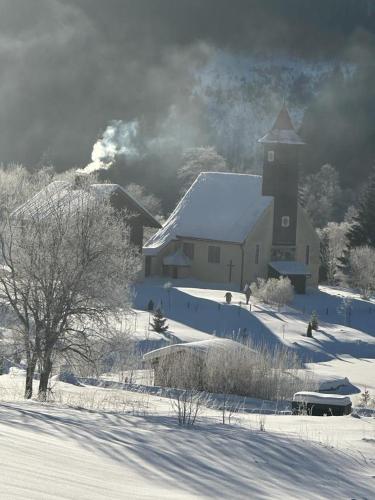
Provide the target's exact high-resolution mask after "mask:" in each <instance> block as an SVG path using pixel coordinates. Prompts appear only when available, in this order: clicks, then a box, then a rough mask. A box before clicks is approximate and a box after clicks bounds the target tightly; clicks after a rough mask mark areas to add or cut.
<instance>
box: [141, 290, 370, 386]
mask: <svg viewBox="0 0 375 500" xmlns="http://www.w3.org/2000/svg"><path fill="white" fill-rule="evenodd" d="M171 283H172V285H173V286H172V287H168V286H167V287H165V286H163V282H162V281H158V280H146V281H145V282H144V283H142V284H141V285H139V286H138V287H137V289H136V295H135V305H136V307H137V311H136V312H137V328H135V329H134V330H135V334H136V336H137V337H138V338H140V339H142V338H145V332H147V331H151V329H150V328H149V326H148V325H149V317H150V315H149V313H147V312H145V311H144V310H143V311H142V309H146V307H147V303H148V301H149V300H150V299H152V300H153V302H154V303H155V304H157V305H161V306H162V307H163V310H164V314H165V316H166V317H167V318H168V324H169V326H170V333H171V334H172V336H173V338H174V339H175V340H176V341H183V342H191V341H195V340H204V339H207V338H209V337H210V336H211V335H213V334H214V335H217V336H223V337H229V338H234V339H241V340H242V339H246V338H250V339H251V341H252V342H255V343H262V344H267V345H269V346H270V347H274V346H276V345H280V344H283V345H286V346H288V347H289V348H291V349H294V350H296V351H297V352H298V353H299V355H300V356H301V358H302V359H303V360H304V361H305V362H306V363H307V366H308V367H309V368H310V369H312V370H313V371H314V373H316V374H318V375H320V374H327V375H331V376H333V375H334V376H341V377H348V378H349V380H350V381H351V382H352V383H353V384H354V385H356V386H357V387H358V388H359V389H360V390H363V389H364V388H369V389H371V388H374V386H375V304H374V302H367V301H363V300H361V299H360V298H359V296H358V295H357V294H355V293H350V292H349V291H345V290H340V289H334V288H329V287H321V288H320V289H319V291H314V292H311V293H309V294H307V295H297V296H296V297H295V300H294V302H293V304H292V306H293V307H288V308H284V309H283V310H282V311H281V312H279V311H277V310H273V309H272V308H269V307H265V306H264V305H262V304H259V303H254V302H252V304H251V310H250V307H249V306H246V304H245V297H244V294H243V293H240V292H238V291H235V290H232V294H233V298H232V303H231V304H230V305H227V304H225V300H224V293H225V289H224V288H222V287H221V288H219V286H214V288H212V289H210V288H207V286H208V285H207V284H206V285H204V284H201V283H195V282H191V281H187V282H185V283H184V282H182V283H181V281H175V282H173V281H172V282H171ZM349 308H350V310H351V313H350V317H349V313H347V312H346V313H345V311H348V310H349ZM313 310H316V311H317V313H318V317H319V331H318V332H314V335H313V338H307V337H306V335H305V334H306V329H307V323H308V321H309V318H310V314H311V312H312V311H313ZM348 322H350V323H351V325H350V326H349V325H348V324H347V323H348ZM151 333H152V334H153V335H155V332H152V331H151ZM153 338H155V337H153ZM160 338H161V337H160V336H159V339H160ZM163 340H165V339H164V338H163Z"/></svg>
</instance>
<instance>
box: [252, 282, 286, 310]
mask: <svg viewBox="0 0 375 500" xmlns="http://www.w3.org/2000/svg"><path fill="white" fill-rule="evenodd" d="M250 289H251V293H252V295H253V296H254V297H255V298H256V299H258V300H260V301H261V302H264V303H266V304H271V305H275V306H277V307H278V308H280V307H282V306H285V305H286V304H289V303H290V302H291V301H292V300H293V297H294V289H293V286H292V284H291V282H290V279H289V278H287V277H283V276H280V278H278V279H277V278H269V279H268V280H264V279H263V278H258V279H257V281H256V282H254V283H252V284H251V285H250Z"/></svg>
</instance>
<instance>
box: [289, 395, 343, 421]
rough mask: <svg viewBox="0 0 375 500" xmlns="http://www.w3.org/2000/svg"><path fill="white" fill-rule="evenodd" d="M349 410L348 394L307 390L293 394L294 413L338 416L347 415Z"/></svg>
mask: <svg viewBox="0 0 375 500" xmlns="http://www.w3.org/2000/svg"><path fill="white" fill-rule="evenodd" d="M351 411H352V402H351V399H350V397H349V396H340V395H337V394H323V393H321V392H309V391H300V392H296V393H295V394H294V396H293V401H292V412H293V414H294V415H297V414H307V415H313V416H323V415H327V416H340V415H349V414H350V413H351Z"/></svg>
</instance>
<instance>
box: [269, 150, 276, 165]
mask: <svg viewBox="0 0 375 500" xmlns="http://www.w3.org/2000/svg"><path fill="white" fill-rule="evenodd" d="M267 159H268V161H270V162H272V161H275V151H272V150H270V151H268V153H267Z"/></svg>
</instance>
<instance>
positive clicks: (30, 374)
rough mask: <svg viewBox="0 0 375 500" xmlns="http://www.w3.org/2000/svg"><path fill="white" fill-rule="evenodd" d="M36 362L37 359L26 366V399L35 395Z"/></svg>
mask: <svg viewBox="0 0 375 500" xmlns="http://www.w3.org/2000/svg"><path fill="white" fill-rule="evenodd" d="M35 364H36V363H35V361H34V360H32V361H30V362H29V363H28V365H27V368H26V383H25V399H31V397H32V395H33V379H34V372H35Z"/></svg>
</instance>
